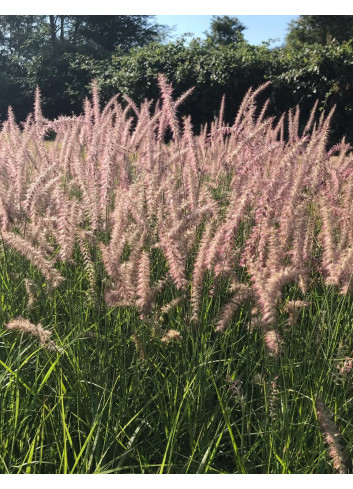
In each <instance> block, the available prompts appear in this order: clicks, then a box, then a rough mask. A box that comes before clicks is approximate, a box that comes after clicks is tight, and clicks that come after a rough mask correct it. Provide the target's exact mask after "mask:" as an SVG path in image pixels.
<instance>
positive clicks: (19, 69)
mask: <svg viewBox="0 0 353 489" xmlns="http://www.w3.org/2000/svg"><path fill="white" fill-rule="evenodd" d="M352 18H353V16H349V15H347V16H300V17H299V19H298V20H296V21H294V22H292V24H291V27H290V32H289V34H288V38H287V45H286V46H284V47H281V48H275V49H271V48H270V44H269V43H263V44H262V45H260V46H251V45H249V44H248V43H247V42H245V41H244V38H243V30H244V26H243V25H242V24H241V23H240V22H239V20H238V19H237V18H236V17H229V16H223V17H214V18H213V20H212V23H211V26H210V31H209V33H208V35H207V37H206V39H205V40H201V39H192V40H191V41H188V40H187V38H185V37H182V38H179V39H177V40H176V41H173V42H168V43H165V42H162V40H163V39H164V38H163V35H164V34H165V30H164V31H163V29H162V27H161V26H158V25H155V24H153V23H151V19H150V18H149V17H148V16H68V15H66V16H65V15H64V16H35V15H32V16H0V68H1V72H0V88H1V92H0V119H1V120H4V119H5V117H6V114H7V108H8V106H9V105H11V106H13V109H14V113H15V115H16V118H17V120H24V119H25V117H26V115H27V113H28V112H29V111H30V110H31V106H32V103H33V93H34V90H35V87H36V86H37V85H39V86H40V88H41V90H42V96H43V110H44V114H45V116H47V117H50V118H53V117H57V116H58V115H60V114H65V115H71V113H72V112H74V113H79V112H80V111H81V108H82V105H81V103H82V100H83V99H84V97H86V96H87V95H88V94H89V85H90V82H91V80H92V79H93V78H95V79H97V80H98V82H99V85H100V89H101V96H102V100H103V102H105V101H107V100H108V99H109V98H110V97H111V96H113V95H115V94H116V93H117V92H119V93H122V94H127V95H129V96H130V97H132V98H133V99H134V100H136V102H141V101H143V100H144V99H145V98H148V99H155V98H157V97H158V96H159V91H158V85H157V74H158V73H163V74H164V75H165V76H166V77H167V79H168V80H169V81H170V82H172V83H174V85H175V86H177V93H176V94H177V95H179V94H180V93H182V92H183V91H185V90H187V89H188V88H190V86H195V90H194V92H193V94H192V95H191V96H190V97H189V99H188V100H186V101H185V104H184V106H183V107H181V108H180V116H182V115H184V114H186V113H190V114H191V115H192V122H193V124H194V126H196V127H199V126H200V124H201V123H204V122H206V121H208V122H210V121H212V120H213V119H214V117H215V115H216V114H218V110H219V105H220V100H221V97H222V96H223V94H225V95H226V111H225V119H226V121H227V122H231V121H232V119H233V118H234V115H235V113H234V111H235V110H236V107H238V106H239V104H240V102H241V100H242V98H243V96H244V94H245V93H246V91H247V90H248V89H249V88H250V87H251V86H253V87H257V86H259V85H260V84H262V83H263V82H264V81H267V80H271V82H272V86H271V87H270V88H268V89H267V90H266V92H265V93H264V94H263V95H262V100H260V102H261V101H263V100H264V99H265V98H267V97H270V105H269V107H268V115H274V116H279V115H280V114H282V113H283V112H284V111H286V110H288V109H289V108H291V107H295V106H296V105H297V104H300V105H301V110H302V113H303V119H305V118H306V116H307V114H308V113H309V112H310V110H311V108H312V106H313V104H314V103H315V101H316V100H319V107H320V109H321V110H330V109H331V108H332V107H333V106H336V112H335V116H334V118H333V122H332V134H331V142H338V141H339V140H340V139H341V137H342V136H343V135H346V136H347V139H348V140H350V141H351V142H352V141H353V139H352V138H353V137H352V136H351V134H353V121H352V103H353V102H352V100H353V88H352V74H353V73H352V65H353V51H352V49H353V48H352V45H351V42H350V41H349V40H347V39H351V38H352V37H353V22H352ZM151 41H153V42H151ZM229 107H231V108H232V111H230V110H229Z"/></svg>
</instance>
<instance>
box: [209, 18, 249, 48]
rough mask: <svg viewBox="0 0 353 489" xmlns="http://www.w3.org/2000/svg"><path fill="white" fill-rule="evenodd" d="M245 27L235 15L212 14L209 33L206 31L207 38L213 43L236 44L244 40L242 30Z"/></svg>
mask: <svg viewBox="0 0 353 489" xmlns="http://www.w3.org/2000/svg"><path fill="white" fill-rule="evenodd" d="M245 29H246V27H245V26H244V25H243V24H242V23H241V22H240V20H239V19H238V18H237V17H229V16H228V15H223V16H221V17H220V16H215V15H214V16H213V17H212V21H211V33H208V32H206V34H207V39H209V40H211V41H213V42H214V43H215V44H223V45H227V44H238V43H239V42H240V41H243V40H244V36H243V31H244V30H245Z"/></svg>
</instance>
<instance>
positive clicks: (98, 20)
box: [73, 15, 168, 52]
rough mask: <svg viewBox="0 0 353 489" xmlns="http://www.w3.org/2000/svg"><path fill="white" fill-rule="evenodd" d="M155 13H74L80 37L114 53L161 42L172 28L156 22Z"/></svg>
mask: <svg viewBox="0 0 353 489" xmlns="http://www.w3.org/2000/svg"><path fill="white" fill-rule="evenodd" d="M152 18H153V17H152V16H151V15H80V16H73V20H74V22H75V31H76V36H79V35H81V36H82V38H83V39H84V40H85V41H86V42H87V43H92V44H93V45H94V46H96V47H97V48H98V49H104V50H106V51H109V52H112V51H114V50H115V49H116V48H119V49H122V50H125V51H126V50H128V49H131V48H133V47H136V46H145V45H146V44H148V43H150V42H153V41H160V40H162V39H163V38H164V36H165V35H166V34H167V32H168V28H166V27H165V26H160V25H158V24H156V23H153V22H152Z"/></svg>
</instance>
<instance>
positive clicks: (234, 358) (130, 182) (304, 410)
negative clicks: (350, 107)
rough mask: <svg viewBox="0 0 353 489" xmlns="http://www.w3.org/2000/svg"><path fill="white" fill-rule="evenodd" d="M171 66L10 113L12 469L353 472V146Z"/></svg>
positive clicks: (7, 393) (7, 311)
mask: <svg viewBox="0 0 353 489" xmlns="http://www.w3.org/2000/svg"><path fill="white" fill-rule="evenodd" d="M159 81H160V86H161V93H162V97H161V101H160V103H159V104H157V105H156V106H155V107H154V109H153V110H152V105H151V104H150V103H148V102H146V103H145V104H143V105H142V106H141V107H140V108H138V107H136V106H135V104H134V103H133V101H131V100H129V99H128V98H127V99H126V102H127V107H126V108H123V107H122V106H121V105H120V104H119V103H118V101H117V99H116V98H115V99H113V100H112V101H111V102H110V104H108V106H107V107H106V108H104V109H103V110H101V108H100V106H99V97H98V93H97V89H96V87H95V85H93V100H92V102H90V101H88V100H86V102H85V105H84V113H83V115H82V116H81V117H78V118H59V119H58V120H56V121H47V120H46V119H45V118H44V117H43V115H42V113H41V111H40V94H39V92H37V96H36V104H35V110H34V114H33V115H31V116H29V118H28V119H27V121H26V123H25V124H24V127H22V128H21V129H20V128H19V127H18V126H17V125H16V123H15V121H14V119H13V116H12V114H11V110H10V112H9V120H8V121H7V122H6V123H5V124H4V126H3V129H2V132H1V135H0V190H1V200H0V222H1V238H2V244H1V251H0V300H1V304H0V472H1V473H3V474H5V473H11V474H13V473H20V474H22V473H31V474H46V473H49V474H59V473H60V474H61V473H66V474H67V473H73V474H77V473H80V474H88V473H89V474H91V473H98V474H106V473H114V474H119V473H129V474H131V473H134V474H137V473H138V474H141V473H145V474H165V473H169V474H195V473H202V474H289V473H292V474H312V473H320V474H322V473H324V474H329V473H349V472H350V471H351V463H352V453H353V424H352V419H353V405H352V401H353V383H352V381H353V377H352V375H353V374H352V373H351V370H352V364H353V358H352V356H353V352H352V350H353V328H352V318H353V302H352V295H351V292H352V287H351V274H352V271H353V252H351V249H352V248H351V247H352V237H353V223H351V218H350V216H351V211H352V198H351V197H352V194H353V177H352V172H353V159H352V157H351V156H350V151H349V150H350V148H349V147H348V145H346V144H345V143H344V141H343V142H342V143H341V144H340V145H338V146H337V147H336V148H331V149H327V148H326V138H327V132H328V130H329V119H330V116H329V115H328V117H327V118H326V119H325V118H323V117H322V118H321V120H320V121H319V122H317V123H315V122H314V111H313V115H312V119H311V120H310V121H309V122H308V124H307V127H306V128H305V129H304V131H303V132H302V133H301V134H299V129H298V127H299V125H298V124H299V110H297V112H296V113H290V114H289V115H286V116H285V117H283V118H282V119H281V120H280V121H279V122H277V123H275V121H272V120H268V119H266V118H265V116H264V114H265V112H264V110H263V111H260V110H257V108H256V104H255V97H256V92H253V91H250V92H249V93H248V94H247V96H246V98H245V99H244V102H243V105H242V107H241V108H240V110H239V112H238V115H237V118H236V120H235V123H234V125H233V126H231V127H229V126H225V125H224V123H223V121H222V106H221V111H220V116H219V118H218V119H217V120H216V121H215V122H214V124H213V125H212V126H211V127H208V128H207V127H205V128H204V129H203V130H202V131H201V134H200V135H199V136H196V135H194V134H193V130H192V126H191V121H190V119H185V120H184V121H183V123H182V125H181V126H180V125H179V122H178V120H177V117H176V111H177V108H178V105H179V104H180V103H181V102H182V100H183V97H185V96H187V95H188V94H185V95H184V96H182V98H180V99H179V100H177V101H175V100H173V98H172V89H171V87H170V86H169V85H168V84H167V83H166V80H165V79H164V78H163V77H162V76H161V77H160V79H159ZM223 103H224V102H223ZM49 131H54V132H55V133H56V139H55V142H53V143H51V144H47V143H46V142H45V136H46V135H47V134H48V132H49ZM285 131H287V132H288V137H286V139H285V138H284V133H285ZM165 137H167V139H168V141H166V140H165ZM333 155H336V157H335V158H333Z"/></svg>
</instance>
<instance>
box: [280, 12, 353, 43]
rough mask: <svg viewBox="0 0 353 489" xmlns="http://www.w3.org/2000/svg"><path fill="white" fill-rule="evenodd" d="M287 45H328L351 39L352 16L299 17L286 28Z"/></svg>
mask: <svg viewBox="0 0 353 489" xmlns="http://www.w3.org/2000/svg"><path fill="white" fill-rule="evenodd" d="M288 30H289V32H288V35H287V38H286V41H287V45H289V46H291V47H298V46H300V45H301V44H316V43H318V44H323V45H324V44H328V43H330V42H331V41H333V40H336V41H338V42H345V41H349V40H350V39H352V38H353V15H300V16H299V17H298V19H296V20H292V21H291V22H290V24H289V26H288Z"/></svg>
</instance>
